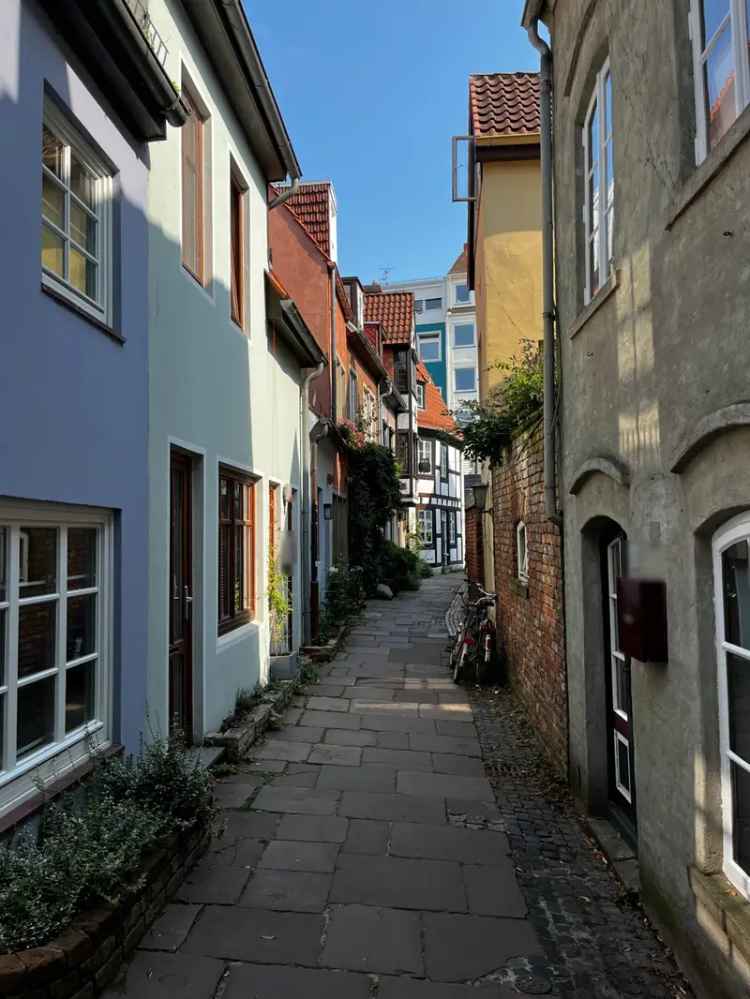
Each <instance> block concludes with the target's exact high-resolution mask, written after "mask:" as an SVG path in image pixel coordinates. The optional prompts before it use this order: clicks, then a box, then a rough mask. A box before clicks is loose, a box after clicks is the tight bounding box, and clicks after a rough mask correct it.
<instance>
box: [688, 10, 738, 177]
mask: <svg viewBox="0 0 750 999" xmlns="http://www.w3.org/2000/svg"><path fill="white" fill-rule="evenodd" d="M702 14H703V0H691V3H690V11H689V14H688V17H689V22H688V25H689V29H690V40H691V42H692V47H693V86H694V91H695V122H696V130H695V162H696V165H698V164H700V163H702V162H703V160H704V159H705V158H706V156H708V153H709V148H708V111H707V104H708V99H707V94H706V82H705V78H704V75H703V66H704V63H705V61H706V57H707V56H709V55H710V53H711V51H712V50H713V48H714V45H715V43H716V41H717V40H718V38H719V36H720V35H721V33H722V32H723V31H724V29H725V28H726V27H727V24H728V25H729V31H730V36H731V39H730V46H731V49H732V55H733V57H734V71H735V81H734V98H735V110H736V115H735V119H736V118H737V117H739V115H740V114H741V113H742V111H744V109H745V108H746V107H747V106H748V104H750V60H748V41H749V36H750V25H748V23H747V8H746V5H745V0H729V13H728V14H727V15H726V17H725V18H724V19H723V20H722V22H721V24H720V25H719V26H718V28H717V29H716V31H715V32H714V34H713V35H712V37H711V38H709V39H708V40H707V42H706V43H705V44H704V40H703V17H702Z"/></svg>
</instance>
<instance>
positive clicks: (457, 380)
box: [453, 365, 477, 392]
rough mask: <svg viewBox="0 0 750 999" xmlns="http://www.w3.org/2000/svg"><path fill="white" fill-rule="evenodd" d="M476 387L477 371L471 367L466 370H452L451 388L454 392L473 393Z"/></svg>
mask: <svg viewBox="0 0 750 999" xmlns="http://www.w3.org/2000/svg"><path fill="white" fill-rule="evenodd" d="M476 387H477V369H476V368H475V367H474V366H473V365H472V366H471V367H467V368H454V370H453V388H454V389H455V391H456V392H474V391H476Z"/></svg>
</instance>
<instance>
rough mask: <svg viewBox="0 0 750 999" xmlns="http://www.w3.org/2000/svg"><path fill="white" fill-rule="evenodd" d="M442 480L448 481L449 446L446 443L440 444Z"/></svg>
mask: <svg viewBox="0 0 750 999" xmlns="http://www.w3.org/2000/svg"><path fill="white" fill-rule="evenodd" d="M440 478H441V479H442V480H443V482H447V481H448V445H447V444H445V443H444V442H443V443H441V444H440Z"/></svg>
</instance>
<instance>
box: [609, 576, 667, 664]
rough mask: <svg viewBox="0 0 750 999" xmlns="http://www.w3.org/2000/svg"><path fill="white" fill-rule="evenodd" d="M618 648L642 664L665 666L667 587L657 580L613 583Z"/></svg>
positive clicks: (629, 580)
mask: <svg viewBox="0 0 750 999" xmlns="http://www.w3.org/2000/svg"><path fill="white" fill-rule="evenodd" d="M617 618H618V624H619V627H620V648H621V649H622V651H623V652H624V653H626V655H629V656H632V658H633V659H639V660H640V661H641V662H644V663H665V662H666V661H667V659H668V658H669V654H668V648H667V584H666V583H663V582H661V581H660V580H657V579H628V578H626V577H620V579H618V580H617Z"/></svg>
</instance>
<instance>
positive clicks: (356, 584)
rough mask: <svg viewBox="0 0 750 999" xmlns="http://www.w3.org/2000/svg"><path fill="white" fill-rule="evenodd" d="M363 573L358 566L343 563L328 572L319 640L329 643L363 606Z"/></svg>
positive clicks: (332, 567)
mask: <svg viewBox="0 0 750 999" xmlns="http://www.w3.org/2000/svg"><path fill="white" fill-rule="evenodd" d="M362 577H363V573H362V570H361V569H360V568H359V566H348V565H347V564H346V563H345V562H339V563H337V564H336V565H332V566H331V568H330V569H329V570H328V582H327V584H326V599H325V603H324V605H323V610H322V613H321V615H320V639H321V641H323V642H328V641H330V639H331V638H333V637H334V635H335V634H336V632H337V631H338V629H339V628H340V627H341V626H342V625H344V624H346V623H347V622H348V621H349V620H350V619H351V618H352V617H353V615H355V614H358V613H359V612H360V611H361V610H362V608H363V607H364V604H365V588H364V584H363V580H362Z"/></svg>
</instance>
